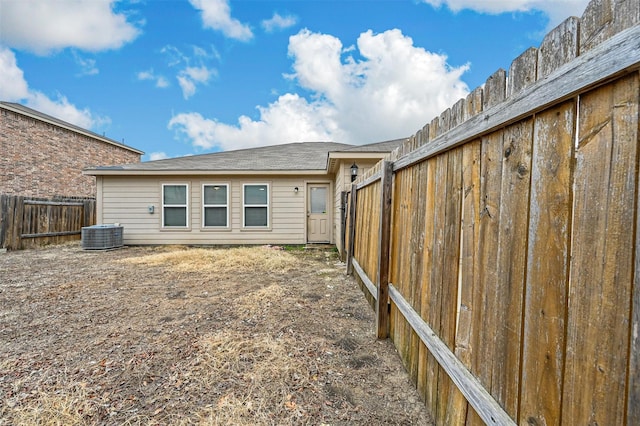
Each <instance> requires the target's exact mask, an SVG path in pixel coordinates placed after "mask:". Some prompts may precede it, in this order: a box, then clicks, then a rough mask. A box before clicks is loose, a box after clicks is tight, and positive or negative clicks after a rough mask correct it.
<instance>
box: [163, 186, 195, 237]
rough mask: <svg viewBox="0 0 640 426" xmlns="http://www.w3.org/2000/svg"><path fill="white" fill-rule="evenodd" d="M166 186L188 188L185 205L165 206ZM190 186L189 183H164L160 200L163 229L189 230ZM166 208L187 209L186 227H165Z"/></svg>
mask: <svg viewBox="0 0 640 426" xmlns="http://www.w3.org/2000/svg"><path fill="white" fill-rule="evenodd" d="M165 186H184V187H185V188H186V200H185V204H165V202H164V188H165ZM189 199H190V197H189V184H188V183H184V182H175V183H171V182H168V183H163V184H162V189H161V193H160V200H161V203H162V218H161V222H160V225H161V228H162V229H168V230H169V229H179V230H185V229H189V223H190V221H189ZM165 207H185V226H172V225H165V221H164V218H165Z"/></svg>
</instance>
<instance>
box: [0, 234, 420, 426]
mask: <svg viewBox="0 0 640 426" xmlns="http://www.w3.org/2000/svg"><path fill="white" fill-rule="evenodd" d="M374 325H375V321H374V316H373V313H372V312H371V309H370V307H369V306H368V305H367V303H366V301H365V299H364V296H363V295H362V293H361V292H360V289H359V288H358V287H357V285H356V284H355V282H354V281H353V280H352V278H350V277H346V276H345V275H344V265H342V264H340V263H339V262H338V260H337V257H336V256H335V254H334V253H332V252H327V251H281V250H273V249H266V248H251V249H194V248H183V247H156V248H152V247H132V248H125V249H121V250H114V251H105V252H95V251H83V250H81V249H80V247H79V245H78V244H73V245H64V246H57V247H51V248H47V249H40V250H25V251H19V252H9V253H4V254H0V425H9V424H21V425H22V424H24V425H36V424H38V425H41V424H42V425H63V424H64V425H67V424H82V425H84V424H100V425H102V424H108V425H123V424H124V425H138V424H143V425H164V424H176V425H190V424H237V425H243V424H246V425H249V424H251V425H256V424H258V425H272V424H312V425H321V424H325V425H345V424H367V425H382V424H385V425H387V424H398V425H399V424H403V425H404V424H406V425H417V424H420V425H428V424H431V420H430V416H429V414H428V412H427V410H426V408H425V406H424V405H423V403H422V402H421V401H420V398H419V396H418V393H417V392H416V390H415V389H414V388H413V386H412V385H411V384H410V383H409V379H408V376H407V374H406V372H405V371H404V369H403V368H402V366H401V364H400V360H399V358H398V356H397V354H396V352H395V349H394V348H393V345H392V344H391V343H390V342H389V341H378V340H376V339H375V336H374Z"/></svg>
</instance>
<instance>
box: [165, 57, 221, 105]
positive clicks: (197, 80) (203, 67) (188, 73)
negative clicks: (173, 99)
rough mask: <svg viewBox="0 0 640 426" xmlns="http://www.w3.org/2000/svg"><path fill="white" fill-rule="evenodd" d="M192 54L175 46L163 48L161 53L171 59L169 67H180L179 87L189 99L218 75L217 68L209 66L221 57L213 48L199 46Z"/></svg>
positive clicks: (177, 75)
mask: <svg viewBox="0 0 640 426" xmlns="http://www.w3.org/2000/svg"><path fill="white" fill-rule="evenodd" d="M191 50H192V54H191V55H190V56H189V55H187V54H185V53H183V52H182V51H181V50H180V49H178V48H177V47H175V46H171V45H167V46H165V47H163V48H162V50H161V53H163V54H165V55H167V57H168V58H169V60H168V63H167V65H168V66H169V67H179V68H180V69H179V71H178V72H177V74H176V79H177V80H178V85H179V86H180V88H181V89H182V96H183V97H184V98H185V99H189V98H190V97H191V96H193V95H195V93H196V91H197V87H198V85H201V84H207V83H209V81H210V80H211V79H212V78H213V77H215V76H217V75H218V71H217V70H216V69H215V68H212V67H210V66H209V63H210V62H211V61H213V60H214V59H219V58H220V55H219V53H218V52H217V51H216V50H215V48H214V47H211V51H208V50H207V49H204V48H202V47H199V46H191Z"/></svg>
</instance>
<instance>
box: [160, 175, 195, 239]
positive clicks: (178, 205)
mask: <svg viewBox="0 0 640 426" xmlns="http://www.w3.org/2000/svg"><path fill="white" fill-rule="evenodd" d="M188 192H189V191H188V187H187V185H184V184H181V185H173V184H172V185H169V184H164V185H162V227H163V228H174V227H177V228H186V227H187V210H188V208H187V193H188Z"/></svg>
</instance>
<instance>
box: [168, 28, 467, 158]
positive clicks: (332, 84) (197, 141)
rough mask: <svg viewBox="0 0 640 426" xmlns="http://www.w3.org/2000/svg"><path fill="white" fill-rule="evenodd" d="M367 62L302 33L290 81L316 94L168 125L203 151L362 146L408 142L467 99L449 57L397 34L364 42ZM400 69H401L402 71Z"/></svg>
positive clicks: (293, 42) (293, 41) (369, 36)
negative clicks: (229, 120)
mask: <svg viewBox="0 0 640 426" xmlns="http://www.w3.org/2000/svg"><path fill="white" fill-rule="evenodd" d="M357 50H358V52H359V55H360V58H361V59H356V58H354V57H353V56H346V57H344V56H345V54H346V53H349V52H354V53H356V52H355V51H353V50H352V49H346V50H345V49H343V47H342V43H341V42H340V40H338V39H337V38H335V37H333V36H331V35H326V34H318V33H312V32H310V31H308V30H302V31H300V32H299V33H298V34H296V35H294V36H292V37H290V39H289V55H290V56H291V57H292V58H293V62H294V63H293V69H294V72H293V73H292V74H290V75H289V76H287V77H288V78H291V79H293V80H294V81H296V82H297V83H298V84H299V85H300V86H301V87H302V88H304V89H306V90H308V91H309V92H310V93H311V96H310V100H307V99H305V98H303V97H301V96H300V95H298V94H285V95H282V96H280V97H279V98H278V99H277V100H276V101H275V102H273V103H271V104H269V105H267V106H258V107H257V109H258V111H259V119H257V120H252V119H251V118H249V117H247V116H241V117H240V118H239V119H238V122H237V123H236V124H226V123H221V122H219V121H217V120H215V119H208V118H205V117H203V116H202V115H200V114H197V113H185V114H178V115H176V116H174V117H173V118H172V119H171V121H170V122H169V128H171V129H173V130H175V131H176V132H177V134H178V135H180V136H182V137H184V138H185V139H187V140H189V141H190V142H191V143H192V144H193V145H194V146H196V147H198V148H202V149H205V150H206V149H212V148H218V149H222V150H228V149H238V148H247V147H255V146H262V145H273V144H280V143H289V142H298V141H328V140H332V141H337V142H346V143H353V144H363V143H371V142H377V141H382V140H386V139H392V138H400V137H406V136H409V135H410V134H412V133H414V132H415V131H416V130H418V129H419V128H421V127H422V126H423V125H424V124H425V123H427V122H428V121H430V120H431V119H432V118H433V117H434V116H436V115H437V114H439V113H440V112H442V111H443V110H444V109H446V108H447V107H449V106H451V105H452V104H453V103H454V102H455V101H457V100H458V99H459V98H461V97H464V96H466V94H467V93H468V88H467V86H466V84H465V83H464V82H462V80H461V79H460V78H461V76H462V74H463V73H464V72H465V71H466V69H467V67H466V66H461V67H458V68H452V67H450V66H449V65H447V63H446V56H443V55H438V54H435V53H431V52H427V51H425V50H424V49H422V48H419V47H415V46H413V41H412V39H411V38H409V37H406V36H404V35H403V34H402V33H401V32H400V31H399V30H390V31H386V32H384V33H382V34H374V33H373V32H371V31H368V32H365V33H362V34H361V35H360V37H359V38H358V42H357ZM399 64H402V65H401V66H399Z"/></svg>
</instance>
